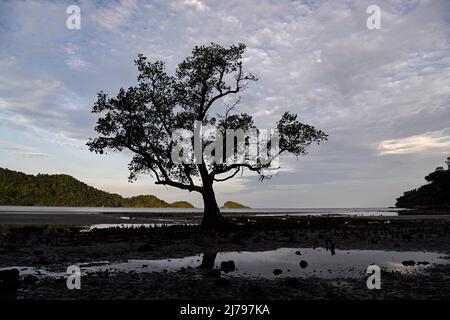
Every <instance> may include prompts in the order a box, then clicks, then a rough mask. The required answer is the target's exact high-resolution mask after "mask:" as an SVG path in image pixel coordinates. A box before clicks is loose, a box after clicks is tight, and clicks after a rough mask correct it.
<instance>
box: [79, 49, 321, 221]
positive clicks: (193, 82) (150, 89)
mask: <svg viewBox="0 0 450 320" xmlns="http://www.w3.org/2000/svg"><path fill="white" fill-rule="evenodd" d="M245 48H246V47H245V45H244V44H238V45H232V46H230V47H229V48H225V47H222V46H220V45H217V44H213V43H212V44H211V45H208V46H196V47H195V48H194V49H193V51H192V55H191V56H190V57H187V58H186V59H184V60H183V61H182V62H181V63H180V64H179V65H178V68H177V69H176V71H175V73H174V75H169V74H168V73H167V72H166V68H165V64H164V62H162V61H156V62H150V61H148V60H147V58H146V57H144V56H143V55H142V54H140V55H139V56H138V58H137V59H136V60H135V64H136V65H137V68H138V71H139V76H138V84H137V85H136V86H133V87H130V88H128V89H127V90H125V89H123V88H121V89H120V90H119V93H118V94H117V96H116V97H109V96H108V95H107V94H105V93H104V92H103V91H101V92H100V93H98V99H97V101H96V102H95V104H94V106H93V108H92V112H93V113H95V114H97V115H98V120H97V126H96V128H95V130H96V131H97V133H98V134H99V136H98V137H97V138H95V139H90V140H89V142H88V143H87V145H88V146H89V149H90V150H91V151H94V152H96V153H100V154H102V153H104V152H106V151H107V150H116V151H122V150H126V149H127V150H129V151H131V152H132V154H133V157H132V160H131V162H130V163H129V170H130V177H129V179H130V181H132V180H135V179H136V178H137V176H138V175H140V174H150V175H152V176H153V177H154V178H155V180H156V181H155V183H156V184H159V185H166V186H171V187H175V188H179V189H183V190H188V191H190V192H192V191H194V192H199V193H200V194H201V195H202V197H203V202H204V216H203V220H202V225H204V226H210V227H214V226H218V225H221V224H222V223H223V222H224V221H225V220H224V218H223V216H222V214H221V213H220V209H219V206H218V205H217V201H216V196H215V193H214V189H213V184H214V182H223V181H227V180H229V179H231V178H233V177H235V176H236V175H237V174H238V173H239V172H240V171H241V170H242V171H243V170H244V169H247V170H250V171H252V172H256V173H257V174H259V175H260V178H261V180H262V179H264V178H270V174H269V175H268V174H267V172H266V171H265V169H267V168H268V167H270V165H271V163H270V161H266V162H263V161H259V160H258V161H256V162H254V163H249V162H247V161H241V162H237V163H231V164H230V163H228V162H227V161H226V160H227V157H228V156H229V155H227V154H225V153H223V155H221V156H220V158H222V160H223V161H210V160H211V159H210V157H209V158H208V157H207V156H206V154H205V152H204V151H205V148H206V147H207V146H208V145H209V144H210V142H211V141H210V140H205V141H203V140H200V141H201V149H200V155H196V158H198V157H200V158H201V159H200V162H199V163H198V162H196V163H192V162H188V163H184V162H183V163H178V162H176V161H173V160H172V151H173V148H174V147H175V141H174V139H172V137H173V136H174V135H175V136H176V132H177V130H179V129H185V130H188V131H191V132H194V134H193V136H192V137H191V140H192V142H193V143H194V144H195V141H197V142H198V139H199V133H198V132H197V133H196V132H195V130H194V129H193V128H194V127H195V124H196V123H198V122H200V123H201V124H202V125H205V126H210V127H213V128H216V129H217V131H218V132H222V133H223V134H224V135H223V137H224V138H223V139H224V143H223V147H224V148H225V147H226V145H227V142H226V141H225V136H226V134H227V130H230V129H234V130H237V129H242V130H249V129H256V127H255V126H254V123H253V118H252V116H250V115H248V114H245V113H240V114H239V113H238V112H237V111H236V105H237V104H238V102H239V100H240V93H241V92H242V91H243V90H245V89H246V88H247V87H248V84H249V83H250V82H252V81H257V78H256V76H254V75H253V74H251V73H246V72H244V68H243V64H242V54H243V53H244V51H245ZM219 102H222V103H223V106H222V108H223V112H222V113H218V114H217V116H216V117H214V116H212V115H211V113H212V112H211V109H212V108H213V106H215V105H218V104H219ZM277 129H278V131H279V149H278V153H277V155H278V154H281V153H284V152H286V153H292V154H294V155H296V156H300V155H306V153H307V152H306V148H307V147H308V146H309V145H311V144H312V143H313V142H316V143H320V142H321V141H323V140H326V138H327V134H325V133H324V132H323V131H321V130H317V129H315V128H314V127H312V126H309V125H307V124H303V123H301V122H299V121H298V120H297V115H295V114H291V113H288V112H286V113H285V114H284V115H283V116H282V117H281V119H280V121H278V123H277ZM256 130H259V129H256ZM233 142H234V139H233ZM247 142H248V139H247V138H246V140H244V141H243V142H242V141H241V144H242V143H244V144H245V143H247ZM238 144H239V142H238V143H236V147H235V148H239V146H238ZM228 145H229V143H228ZM268 145H269V147H270V143H269V144H268ZM218 151H220V150H219V149H218V148H217V149H214V150H213V151H212V152H211V154H210V155H211V156H212V157H216V156H219V155H220V153H219V152H218ZM185 155H186V154H185Z"/></svg>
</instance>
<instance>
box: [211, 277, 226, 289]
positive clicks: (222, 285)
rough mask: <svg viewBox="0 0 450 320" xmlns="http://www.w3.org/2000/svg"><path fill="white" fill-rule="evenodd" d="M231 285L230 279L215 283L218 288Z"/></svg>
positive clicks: (219, 280)
mask: <svg viewBox="0 0 450 320" xmlns="http://www.w3.org/2000/svg"><path fill="white" fill-rule="evenodd" d="M229 283H230V281H229V280H228V279H225V278H220V279H217V280H215V281H214V284H215V285H216V286H218V287H224V286H226V285H228V284H229Z"/></svg>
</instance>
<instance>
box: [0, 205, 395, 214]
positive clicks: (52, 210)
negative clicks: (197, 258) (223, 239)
mask: <svg viewBox="0 0 450 320" xmlns="http://www.w3.org/2000/svg"><path fill="white" fill-rule="evenodd" d="M398 210H399V209H396V208H253V209H222V212H224V213H245V214H250V215H257V216H260V215H286V214H287V215H357V216H396V215H397V212H398ZM11 212H21V213H27V214H74V213H75V214H101V213H148V214H149V215H151V214H152V213H161V212H167V213H180V214H183V213H186V214H188V213H198V214H201V213H203V209H202V208H194V209H176V208H104V207H96V208H86V207H27V206H0V214H2V213H4V214H5V213H11Z"/></svg>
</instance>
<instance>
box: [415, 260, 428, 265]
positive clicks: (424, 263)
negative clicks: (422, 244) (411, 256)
mask: <svg viewBox="0 0 450 320" xmlns="http://www.w3.org/2000/svg"><path fill="white" fill-rule="evenodd" d="M417 264H418V265H422V266H426V265H429V264H430V263H429V262H428V261H419V262H417Z"/></svg>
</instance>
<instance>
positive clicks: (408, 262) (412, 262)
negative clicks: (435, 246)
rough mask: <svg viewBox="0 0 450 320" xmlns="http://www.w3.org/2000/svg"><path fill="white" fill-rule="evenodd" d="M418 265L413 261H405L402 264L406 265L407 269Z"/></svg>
mask: <svg viewBox="0 0 450 320" xmlns="http://www.w3.org/2000/svg"><path fill="white" fill-rule="evenodd" d="M415 264H416V263H415V262H414V261H413V260H406V261H403V262H402V265H404V266H406V267H409V266H413V265H415Z"/></svg>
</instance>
